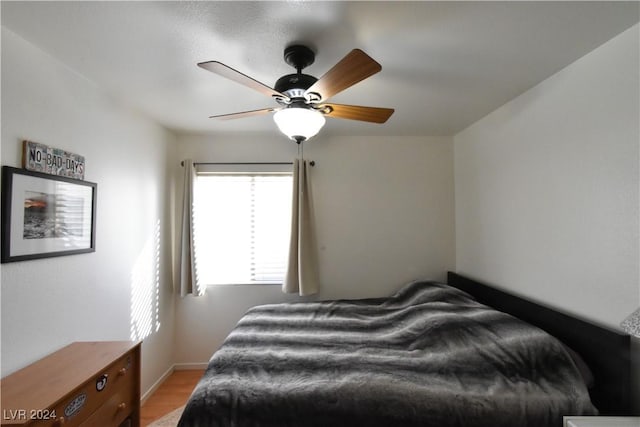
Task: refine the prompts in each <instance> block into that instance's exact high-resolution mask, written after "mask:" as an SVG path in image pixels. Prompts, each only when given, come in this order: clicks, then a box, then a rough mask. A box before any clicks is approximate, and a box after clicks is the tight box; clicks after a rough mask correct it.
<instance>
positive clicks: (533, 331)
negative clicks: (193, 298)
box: [178, 282, 597, 427]
mask: <svg viewBox="0 0 640 427" xmlns="http://www.w3.org/2000/svg"><path fill="white" fill-rule="evenodd" d="M596 413H597V410H596V409H595V408H594V407H593V406H592V404H591V401H590V399H589V394H588V391H587V389H586V386H585V385H584V383H583V381H582V378H581V376H580V373H579V371H578V370H577V368H576V366H575V364H574V363H573V361H572V359H571V358H570V356H569V355H568V354H567V353H566V350H565V348H564V347H563V345H562V344H561V343H560V342H558V341H557V340H556V339H555V338H553V337H551V336H549V335H548V334H547V333H545V332H543V331H542V330H540V329H538V328H536V327H533V326H531V325H529V324H527V323H524V322H523V321H521V320H519V319H516V318H514V317H512V316H510V315H508V314H505V313H501V312H498V311H496V310H494V309H492V308H489V307H487V306H484V305H482V304H480V303H478V302H476V301H475V300H474V299H473V298H472V297H471V296H469V295H468V294H466V293H465V292H463V291H460V290H458V289H456V288H453V287H449V286H447V285H443V284H439V283H433V282H414V283H411V284H409V285H407V286H405V287H404V288H403V289H401V290H400V291H399V292H398V293H396V294H395V295H393V296H392V297H389V298H382V299H368V300H340V301H327V302H318V303H288V304H271V305H262V306H258V307H254V308H252V309H250V310H249V311H248V312H247V313H246V315H245V316H244V317H243V318H242V319H241V320H240V321H239V322H238V325H237V326H236V328H235V329H234V330H233V331H232V332H231V334H230V335H229V336H228V338H227V339H226V341H225V342H224V343H223V345H222V346H221V348H220V349H219V350H218V351H217V352H216V353H215V354H214V355H213V357H212V358H211V360H210V362H209V366H208V368H207V370H206V372H205V374H204V376H203V378H202V379H201V381H200V382H199V384H198V385H197V387H196V388H195V390H194V392H193V394H192V396H191V398H190V400H189V402H188V403H187V406H186V409H185V411H184V413H183V415H182V418H181V420H180V423H179V424H178V425H179V427H214V426H229V427H231V426H237V427H240V426H255V427H258V426H265V427H266V426H269V427H271V426H273V427H276V426H277V427H284V426H296V427H307V426H308V427H313V426H323V427H335V426H350V427H351V426H367V427H369V426H384V427H389V426H403V427H404V426H421V427H429V426H433V427H448V426H464V427H480V426H486V427H500V426H505V427H507V426H508V427H527V426H529V427H545V426H549V427H558V426H561V425H562V416H563V415H594V414H596Z"/></svg>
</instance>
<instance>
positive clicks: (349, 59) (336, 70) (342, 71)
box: [198, 45, 394, 144]
mask: <svg viewBox="0 0 640 427" xmlns="http://www.w3.org/2000/svg"><path fill="white" fill-rule="evenodd" d="M284 60H285V62H286V63H287V64H289V65H291V66H292V67H294V68H295V69H296V73H295V74H287V75H285V76H282V77H280V78H279V79H278V81H277V82H276V84H275V86H274V88H273V89H272V88H270V87H269V86H267V85H265V84H263V83H260V82H259V81H257V80H255V79H253V78H251V77H249V76H247V75H245V74H242V73H241V72H239V71H236V70H234V69H233V68H231V67H229V66H227V65H225V64H223V63H221V62H218V61H207V62H200V63H199V64H198V67H200V68H203V69H205V70H208V71H211V72H212V73H215V74H218V75H220V76H222V77H226V78H228V79H230V80H233V81H235V82H236V83H240V84H242V85H245V86H247V87H249V88H251V89H254V90H256V91H258V92H260V93H262V94H264V95H266V96H269V97H271V98H273V99H274V100H275V101H276V102H277V103H278V104H279V105H278V106H277V107H271V108H263V109H260V110H251V111H243V112H239V113H232V114H222V115H217V116H211V117H210V118H216V119H222V120H229V119H239V118H243V117H251V116H257V115H262V114H267V113H272V112H275V114H274V116H273V118H274V121H275V122H276V125H277V126H278V128H279V129H280V131H281V132H282V133H284V134H285V135H287V136H288V137H289V138H291V139H292V140H294V141H296V142H297V143H298V144H300V143H301V142H303V141H305V140H307V139H309V138H311V137H312V136H314V135H316V134H317V133H318V132H319V131H320V129H321V128H322V126H324V124H325V116H326V117H331V118H339V119H349V120H360V121H365V122H372V123H384V122H386V121H387V119H388V118H389V117H391V115H392V114H393V112H394V110H393V109H391V108H379V107H363V106H359V105H344V104H333V103H327V102H326V101H327V100H328V99H329V98H331V97H332V96H334V95H336V94H337V93H339V92H342V91H343V90H345V89H347V88H349V87H351V86H353V85H354V84H356V83H358V82H360V81H362V80H364V79H366V78H367V77H370V76H372V75H373V74H375V73H377V72H379V71H380V70H381V69H382V67H381V66H380V64H378V63H377V62H376V61H375V60H373V59H372V58H371V57H370V56H369V55H367V54H366V53H364V52H363V51H362V50H360V49H354V50H352V51H351V52H349V53H348V54H347V55H346V56H345V57H344V58H342V59H341V60H340V61H339V62H338V63H337V64H336V65H334V66H333V68H331V69H330V70H329V71H327V72H326V73H325V74H324V75H323V76H322V77H320V78H319V79H317V78H315V77H314V76H311V75H309V74H303V73H302V70H303V69H304V68H306V67H308V66H309V65H311V64H313V62H314V60H315V53H314V52H313V50H311V49H310V48H308V47H307V46H303V45H293V46H289V47H287V48H286V49H285V50H284Z"/></svg>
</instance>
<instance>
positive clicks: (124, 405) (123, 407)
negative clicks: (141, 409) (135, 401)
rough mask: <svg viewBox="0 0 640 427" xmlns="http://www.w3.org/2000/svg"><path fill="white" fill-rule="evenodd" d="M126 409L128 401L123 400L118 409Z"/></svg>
mask: <svg viewBox="0 0 640 427" xmlns="http://www.w3.org/2000/svg"><path fill="white" fill-rule="evenodd" d="M125 409H127V404H126V403H124V402H122V403H120V404H119V405H118V411H122V410H125Z"/></svg>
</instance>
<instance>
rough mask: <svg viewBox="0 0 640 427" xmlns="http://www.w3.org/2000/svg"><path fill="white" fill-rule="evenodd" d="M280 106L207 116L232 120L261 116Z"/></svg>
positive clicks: (276, 109)
mask: <svg viewBox="0 0 640 427" xmlns="http://www.w3.org/2000/svg"><path fill="white" fill-rule="evenodd" d="M278 110H280V108H263V109H261V110H251V111H242V112H240V113H231V114H220V115H217V116H209V118H210V119H220V120H232V119H242V118H245V117H251V116H261V115H263V114H267V113H271V112H273V111H278Z"/></svg>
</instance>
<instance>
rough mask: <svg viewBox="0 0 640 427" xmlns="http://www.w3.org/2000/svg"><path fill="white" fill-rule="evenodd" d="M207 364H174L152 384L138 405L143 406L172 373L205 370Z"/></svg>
mask: <svg viewBox="0 0 640 427" xmlns="http://www.w3.org/2000/svg"><path fill="white" fill-rule="evenodd" d="M207 365H208V363H174V364H173V365H171V366H170V367H169V369H167V370H166V371H165V373H164V374H162V375H161V376H160V378H158V381H156V382H155V383H153V385H152V386H151V387H149V390H147V391H146V392H145V393H144V394H143V395H142V397H141V398H140V405H144V403H145V402H146V401H147V399H149V397H150V396H151V395H152V394H153V393H154V392H155V391H156V390H158V388H160V386H161V385H162V383H163V382H165V381H166V380H167V378H169V376H170V375H171V374H172V373H173V371H188V370H198V369H206V367H207Z"/></svg>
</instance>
